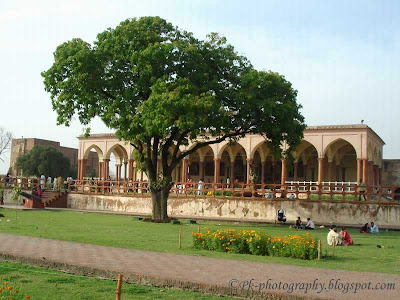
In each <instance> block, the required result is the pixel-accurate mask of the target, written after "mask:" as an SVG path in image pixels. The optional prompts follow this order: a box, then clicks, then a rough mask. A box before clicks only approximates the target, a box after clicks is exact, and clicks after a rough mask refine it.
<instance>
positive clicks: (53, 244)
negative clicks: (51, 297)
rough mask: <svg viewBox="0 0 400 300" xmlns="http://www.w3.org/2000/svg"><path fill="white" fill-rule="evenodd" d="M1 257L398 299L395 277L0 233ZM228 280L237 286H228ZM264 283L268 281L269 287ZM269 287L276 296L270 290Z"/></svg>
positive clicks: (209, 281) (182, 278)
mask: <svg viewBox="0 0 400 300" xmlns="http://www.w3.org/2000/svg"><path fill="white" fill-rule="evenodd" d="M0 253H1V254H10V255H14V256H20V257H30V258H34V259H40V260H42V259H43V258H45V259H46V261H52V262H59V263H66V264H70V265H77V266H84V267H91V268H96V269H101V270H107V271H116V272H122V273H125V274H140V275H144V276H150V277H156V278H162V279H174V280H177V281H186V282H193V283H201V284H205V285H218V286H229V285H230V284H231V285H232V287H236V286H237V285H238V284H239V282H246V280H251V279H254V280H253V286H252V289H253V290H258V289H260V288H262V287H263V286H262V284H263V283H264V284H265V285H266V286H265V287H264V288H263V289H262V290H263V291H267V292H277V291H278V290H277V287H276V285H274V284H279V282H282V283H281V287H282V288H285V287H286V289H288V288H289V284H290V283H294V284H296V283H303V286H301V285H298V288H300V287H305V286H304V284H305V283H310V285H311V284H313V283H314V287H315V288H316V289H315V290H312V288H311V290H309V291H307V293H305V291H304V290H297V291H293V294H295V295H300V296H311V295H313V296H314V295H315V296H318V297H320V298H329V299H363V300H367V299H373V300H376V299H385V300H389V299H400V275H391V274H381V273H368V272H354V271H341V270H330V269H316V268H309V267H298V266H287V265H277V264H265V263H256V262H246V261H237V260H228V259H216V258H206V257H198V256H189V255H179V254H169V253H159V252H150V251H142V250H133V249H124V248H116V247H106V246H98V245H91V244H82V243H74V242H66V241H59V240H51V239H43V238H35V237H28V236H22V235H12V234H6V233H0ZM366 263H367V261H366ZM232 279H235V280H237V281H232V282H231V283H230V281H231V280H232ZM268 279H270V281H269V285H268V284H267V283H268ZM337 280H339V282H338V284H337V287H338V288H340V287H342V285H341V284H347V283H349V284H351V283H356V284H364V287H366V286H367V285H368V283H369V282H371V285H370V287H371V288H374V287H375V286H376V284H381V283H386V284H387V283H395V289H394V290H390V291H388V290H385V291H382V290H367V289H365V290H359V291H358V292H357V293H354V291H349V292H348V293H343V291H341V290H338V289H337V290H334V289H329V282H330V281H332V282H333V283H332V284H331V285H334V284H335V283H336V282H337ZM321 283H322V284H325V288H326V290H323V291H322V292H321V293H318V291H320V290H321V288H320V286H319V285H318V286H317V284H321ZM242 284H245V283H242ZM260 284H261V285H260ZM245 285H246V284H245ZM246 286H247V287H248V285H246ZM274 286H275V290H273V288H274ZM268 287H269V289H268ZM343 288H344V286H343ZM342 290H343V289H342ZM281 292H284V290H282V291H281Z"/></svg>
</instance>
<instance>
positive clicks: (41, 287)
mask: <svg viewBox="0 0 400 300" xmlns="http://www.w3.org/2000/svg"><path fill="white" fill-rule="evenodd" d="M0 278H1V280H0V288H1V286H2V285H3V286H4V282H5V281H7V282H8V285H7V286H13V287H14V289H13V290H14V291H15V290H16V289H17V286H19V287H21V288H20V289H19V291H20V293H19V294H18V296H20V298H17V299H26V298H25V296H30V297H31V298H30V299H31V300H35V299H40V300H54V299H57V300H64V299H65V300H67V299H68V300H69V299H80V300H92V299H93V300H95V299H96V300H97V299H115V291H116V286H117V283H116V282H115V281H112V280H105V279H98V278H89V277H85V276H80V275H71V274H66V273H62V272H57V271H51V270H47V269H43V268H36V267H31V266H26V265H19V264H14V263H8V262H1V261H0ZM22 283H23V285H22ZM3 293H8V291H7V292H6V291H3V292H2V293H0V298H1V296H2V294H3ZM3 296H4V294H3ZM21 296H22V297H21ZM121 298H122V299H124V300H125V299H171V300H172V299H193V300H194V299H203V300H206V299H217V298H219V297H215V296H212V295H210V294H202V293H198V292H189V291H183V290H180V289H169V288H157V287H152V286H141V285H136V284H127V283H123V284H122V294H121ZM1 299H3V298H1ZM13 299H15V298H14V297H13ZM224 299H232V298H224Z"/></svg>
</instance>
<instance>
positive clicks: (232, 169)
mask: <svg viewBox="0 0 400 300" xmlns="http://www.w3.org/2000/svg"><path fill="white" fill-rule="evenodd" d="M229 181H230V182H231V184H234V183H235V162H234V161H231V178H230V179H229Z"/></svg>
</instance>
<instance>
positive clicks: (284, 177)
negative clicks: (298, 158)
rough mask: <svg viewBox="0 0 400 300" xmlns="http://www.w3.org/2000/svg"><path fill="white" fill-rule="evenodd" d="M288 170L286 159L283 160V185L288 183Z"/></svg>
mask: <svg viewBox="0 0 400 300" xmlns="http://www.w3.org/2000/svg"><path fill="white" fill-rule="evenodd" d="M286 173H287V168H286V159H282V176H281V184H282V185H284V184H285V182H286V176H287V174H286Z"/></svg>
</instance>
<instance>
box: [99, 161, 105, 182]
mask: <svg viewBox="0 0 400 300" xmlns="http://www.w3.org/2000/svg"><path fill="white" fill-rule="evenodd" d="M99 178H100V179H102V178H104V161H102V162H101V163H100V166H99Z"/></svg>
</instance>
